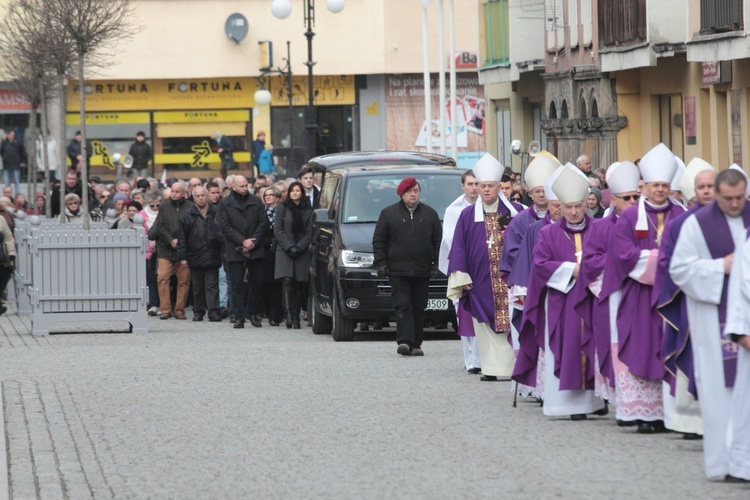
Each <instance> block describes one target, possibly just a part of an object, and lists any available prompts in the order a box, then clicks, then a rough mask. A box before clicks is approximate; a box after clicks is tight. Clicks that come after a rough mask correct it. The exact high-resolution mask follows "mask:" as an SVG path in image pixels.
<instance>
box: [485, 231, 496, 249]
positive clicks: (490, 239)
mask: <svg viewBox="0 0 750 500" xmlns="http://www.w3.org/2000/svg"><path fill="white" fill-rule="evenodd" d="M494 244H495V238H493V237H492V235H491V234H490V237H489V238H487V250H489V249H490V248H492V245H494Z"/></svg>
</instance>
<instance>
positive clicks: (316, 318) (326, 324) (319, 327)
mask: <svg viewBox="0 0 750 500" xmlns="http://www.w3.org/2000/svg"><path fill="white" fill-rule="evenodd" d="M310 313H311V314H312V331H313V333H314V334H315V335H328V334H329V333H331V328H333V324H332V321H331V317H330V316H326V315H325V314H320V312H318V304H317V300H315V299H314V298H313V300H312V307H311V308H310Z"/></svg>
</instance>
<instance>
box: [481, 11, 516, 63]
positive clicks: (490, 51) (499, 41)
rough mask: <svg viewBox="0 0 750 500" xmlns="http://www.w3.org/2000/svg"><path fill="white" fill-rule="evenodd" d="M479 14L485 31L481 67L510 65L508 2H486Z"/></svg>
mask: <svg viewBox="0 0 750 500" xmlns="http://www.w3.org/2000/svg"><path fill="white" fill-rule="evenodd" d="M481 14H482V18H483V19H482V21H483V24H484V30H485V37H484V40H485V42H484V64H483V66H503V65H508V64H510V46H509V43H508V0H487V3H485V4H484V5H482V10H481Z"/></svg>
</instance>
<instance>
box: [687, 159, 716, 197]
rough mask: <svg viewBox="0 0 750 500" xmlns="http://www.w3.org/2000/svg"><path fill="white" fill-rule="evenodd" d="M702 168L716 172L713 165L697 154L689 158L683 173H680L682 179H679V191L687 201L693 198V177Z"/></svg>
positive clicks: (702, 169) (696, 175)
mask: <svg viewBox="0 0 750 500" xmlns="http://www.w3.org/2000/svg"><path fill="white" fill-rule="evenodd" d="M704 170H713V171H714V172H716V169H715V168H714V167H713V165H711V164H710V163H708V162H707V161H706V160H703V159H702V158H698V157H697V156H696V157H695V158H693V159H692V160H690V163H688V164H687V167H685V173H684V174H682V179H680V191H682V194H683V195H684V196H685V199H686V200H688V201H689V200H692V199H693V198H695V178H696V177H698V174H699V173H701V172H703V171H704Z"/></svg>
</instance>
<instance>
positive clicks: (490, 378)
mask: <svg viewBox="0 0 750 500" xmlns="http://www.w3.org/2000/svg"><path fill="white" fill-rule="evenodd" d="M479 380H481V381H482V382H497V377H496V376H494V375H482V376H481V377H479Z"/></svg>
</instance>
